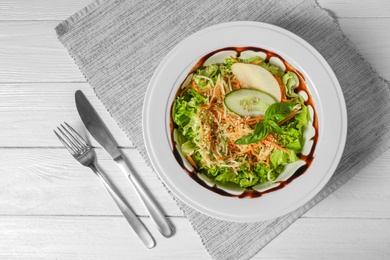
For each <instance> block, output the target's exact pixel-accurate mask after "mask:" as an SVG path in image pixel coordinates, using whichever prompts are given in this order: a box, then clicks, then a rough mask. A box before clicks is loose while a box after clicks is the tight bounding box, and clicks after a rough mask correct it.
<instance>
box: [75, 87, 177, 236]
mask: <svg viewBox="0 0 390 260" xmlns="http://www.w3.org/2000/svg"><path fill="white" fill-rule="evenodd" d="M75 99H76V106H77V110H78V112H79V115H80V117H81V120H82V121H83V123H84V125H85V127H86V128H87V129H88V131H89V132H90V133H91V135H92V136H93V137H94V138H95V139H96V141H98V142H99V144H100V145H101V146H102V147H103V148H104V149H105V150H106V151H107V152H108V153H109V154H110V155H111V157H112V159H114V161H115V162H116V163H117V164H118V166H119V168H120V169H121V171H122V172H123V173H124V174H125V175H126V176H127V177H128V180H129V181H130V183H131V185H132V187H133V188H134V190H135V191H136V193H137V195H138V197H139V198H140V199H141V201H142V203H143V205H144V206H145V208H146V210H147V212H148V213H149V215H150V217H151V219H152V220H153V222H154V224H155V225H156V226H157V229H158V230H159V231H160V233H161V234H162V235H163V236H165V237H171V236H172V235H173V229H172V227H171V225H170V224H169V222H168V220H167V219H166V218H165V216H164V214H162V212H161V210H160V209H159V208H158V206H157V205H156V203H155V202H154V201H153V199H152V198H151V197H150V195H149V194H148V193H147V192H146V190H145V189H144V187H143V185H142V184H141V182H140V180H139V178H138V177H137V176H136V174H135V171H134V169H133V168H132V167H131V165H129V164H127V163H126V161H125V160H124V159H123V156H122V154H121V152H120V150H119V149H118V146H117V144H116V142H115V140H114V138H113V137H112V135H111V134H110V132H109V131H108V129H107V128H106V126H105V125H104V123H103V121H102V120H101V119H100V117H99V115H98V114H97V113H96V111H95V109H94V108H93V107H92V105H91V104H90V103H89V101H88V99H87V98H86V97H85V95H84V94H83V92H81V90H77V91H76V94H75Z"/></svg>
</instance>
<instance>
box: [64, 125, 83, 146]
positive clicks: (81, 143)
mask: <svg viewBox="0 0 390 260" xmlns="http://www.w3.org/2000/svg"><path fill="white" fill-rule="evenodd" d="M64 123H65V125H66V126H67V127H68V129H69V130H70V131H71V132H72V133H73V136H74V137H75V140H76V141H77V143H79V144H80V145H81V146H83V147H84V148H88V147H89V144H88V143H87V142H86V141H85V140H84V138H83V137H82V136H81V135H80V134H79V133H78V132H77V131H76V130H74V129H73V127H71V126H70V125H68V123H66V122H64Z"/></svg>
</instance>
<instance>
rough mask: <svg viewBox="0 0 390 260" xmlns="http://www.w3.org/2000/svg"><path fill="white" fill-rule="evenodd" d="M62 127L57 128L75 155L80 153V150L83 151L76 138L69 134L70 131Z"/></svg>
mask: <svg viewBox="0 0 390 260" xmlns="http://www.w3.org/2000/svg"><path fill="white" fill-rule="evenodd" d="M60 126H61V127H62V129H61V128H60V127H57V129H58V130H59V131H60V132H61V134H62V137H63V139H64V140H65V141H66V142H67V143H68V144H69V146H70V147H72V149H73V151H75V153H78V151H79V150H80V149H82V148H81V147H80V146H79V145H78V144H77V143H76V142H75V141H74V137H73V136H72V135H71V134H70V133H69V131H68V130H67V129H66V128H65V127H64V126H63V125H62V124H61V125H60Z"/></svg>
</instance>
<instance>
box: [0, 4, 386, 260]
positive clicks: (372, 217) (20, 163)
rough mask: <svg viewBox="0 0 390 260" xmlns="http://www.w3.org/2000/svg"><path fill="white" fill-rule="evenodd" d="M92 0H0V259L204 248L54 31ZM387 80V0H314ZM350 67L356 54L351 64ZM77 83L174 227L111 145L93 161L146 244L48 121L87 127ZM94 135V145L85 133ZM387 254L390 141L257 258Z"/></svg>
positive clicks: (199, 251)
mask: <svg viewBox="0 0 390 260" xmlns="http://www.w3.org/2000/svg"><path fill="white" fill-rule="evenodd" d="M89 2H90V0H62V1H60V0H33V1H32V0H0V258H1V259H74V258H77V259H207V258H208V257H209V256H208V254H207V252H206V250H205V249H204V247H203V245H202V242H201V240H200V238H199V236H198V235H197V234H196V232H195V231H193V229H192V227H191V225H190V223H189V222H188V220H187V219H186V218H185V217H184V216H183V213H182V212H181V211H180V209H178V207H177V206H176V204H175V202H174V201H173V200H172V198H171V197H170V196H169V195H168V193H167V192H166V191H165V189H164V188H163V186H162V184H161V183H160V181H158V179H157V177H156V176H155V175H154V173H152V172H151V170H150V169H148V167H147V166H146V165H145V163H144V161H143V159H142V158H141V157H140V155H139V154H138V153H137V150H135V149H134V147H133V145H132V143H131V142H130V141H129V140H128V139H127V138H126V136H125V135H124V134H123V133H122V132H121V131H120V130H119V128H118V127H117V125H116V123H115V122H114V121H113V119H111V118H110V116H109V114H108V113H107V112H106V110H105V108H104V107H103V105H102V104H101V103H100V101H99V100H98V99H97V98H96V96H95V95H94V93H93V91H92V89H91V88H90V86H89V85H88V84H87V83H86V80H85V79H84V77H83V76H82V74H81V73H80V71H79V70H78V68H77V66H76V65H75V64H74V62H73V60H72V59H71V57H70V56H69V54H68V53H67V51H66V49H65V48H64V47H63V46H62V45H61V43H60V42H59V41H58V40H57V38H56V35H55V31H54V27H55V26H56V25H57V24H58V23H59V22H60V21H62V20H64V19H66V18H67V17H68V16H70V15H71V14H73V13H75V12H76V11H78V10H79V9H81V8H83V7H84V6H86V5H87V4H89ZM318 2H319V4H320V5H321V6H322V7H324V8H326V9H328V10H329V11H330V12H331V14H332V16H334V17H335V19H336V20H337V22H338V23H339V24H340V26H341V29H342V30H343V32H344V33H345V35H346V36H347V37H349V39H350V40H351V41H352V42H353V43H354V44H355V45H356V47H357V48H358V50H359V51H360V53H361V54H362V56H363V57H364V58H365V59H367V60H368V61H369V62H370V63H371V64H372V67H373V68H374V69H376V70H377V71H378V72H379V74H380V75H381V76H382V77H383V78H385V79H387V80H390V2H389V1H388V0H376V1H373V0H359V1H354V0H343V1H336V0H318ZM351 66H353V64H351ZM78 89H81V90H82V91H83V92H84V93H86V95H87V97H88V98H89V99H90V100H91V102H92V103H93V105H94V106H95V107H96V108H97V110H98V112H99V113H100V115H101V116H102V117H103V119H104V121H105V122H106V123H107V124H108V126H109V128H110V130H111V131H112V132H113V134H114V136H115V137H116V139H117V140H118V143H119V144H120V146H121V147H122V148H123V151H124V153H125V155H126V156H127V157H128V158H129V159H130V161H132V163H133V164H134V165H135V167H136V169H137V170H138V171H139V172H140V173H142V175H141V176H142V179H143V181H144V183H145V184H146V185H147V187H148V189H150V191H151V192H152V194H153V196H154V197H156V198H157V201H158V203H160V205H161V206H162V207H163V209H164V212H165V214H166V215H167V216H168V217H169V218H170V221H171V222H172V223H173V225H174V226H175V228H176V234H175V235H174V237H172V238H170V239H166V238H164V237H162V236H161V235H160V234H159V233H158V232H157V230H156V229H155V228H154V226H153V224H152V222H151V221H150V219H149V218H148V217H147V214H146V212H145V210H144V209H143V206H142V205H141V204H140V202H139V201H138V199H137V198H136V195H135V194H134V192H133V191H132V189H131V188H130V186H129V185H128V182H127V181H126V180H125V177H124V176H123V175H122V174H121V173H120V172H119V170H118V168H117V166H116V165H115V164H114V163H113V162H112V161H111V159H110V158H109V156H108V154H106V153H105V151H104V150H102V149H101V148H99V147H98V148H97V154H98V158H99V164H100V166H101V167H102V168H103V170H104V171H105V172H106V173H107V174H108V175H109V177H110V179H111V180H112V181H113V182H114V183H115V184H116V185H117V186H118V187H119V189H120V190H121V191H122V192H123V193H124V194H125V196H126V197H127V198H128V199H129V201H130V203H131V205H132V207H133V209H134V210H135V211H136V213H137V214H138V215H139V216H140V218H141V219H142V221H143V222H144V223H145V224H146V226H147V227H148V228H149V229H150V230H151V232H152V234H153V236H154V237H155V239H156V241H157V246H156V247H155V248H154V249H151V250H147V249H146V248H145V247H144V246H143V245H142V244H141V243H140V242H139V240H138V238H137V237H136V236H135V235H134V233H133V232H132V231H131V230H130V227H129V226H128V224H127V223H126V221H125V219H124V217H123V216H122V215H121V213H120V211H119V210H118V208H117V207H116V205H115V204H114V202H113V201H112V199H111V198H110V196H109V195H108V194H107V193H106V191H105V190H104V188H103V186H101V184H100V182H99V180H98V179H97V178H96V177H95V176H94V174H93V173H92V172H91V171H90V170H89V169H88V168H84V167H83V166H81V165H79V164H78V163H77V162H76V161H75V160H74V159H73V158H72V157H71V156H70V155H69V153H68V152H67V151H66V150H65V149H64V148H63V147H62V145H61V144H60V143H59V141H58V140H57V139H56V137H55V136H54V134H53V132H52V129H53V128H55V127H56V126H57V125H58V124H60V123H62V122H63V121H67V122H68V123H70V124H72V125H74V126H76V128H77V129H78V130H83V127H82V124H81V122H80V120H79V117H78V114H77V111H76V109H75V105H74V92H75V91H76V90H78ZM93 145H94V146H98V144H97V143H96V142H93ZM269 258H278V259H286V258H294V259H318V258H324V259H335V258H337V259H390V151H387V152H385V153H384V154H383V155H382V156H380V157H379V158H377V159H376V160H375V161H373V162H372V163H371V164H370V165H367V167H366V168H365V169H363V170H362V171H361V172H359V173H358V174H357V175H356V176H355V177H354V178H353V179H351V180H350V181H349V182H348V183H347V184H345V185H344V186H343V187H341V188H340V189H339V190H337V191H336V192H335V193H334V194H332V195H330V196H329V197H328V198H327V199H325V200H324V201H323V202H321V203H320V204H319V205H317V206H316V207H314V208H313V209H311V210H310V211H309V212H307V213H306V214H305V215H304V216H303V217H302V218H300V219H299V220H298V221H296V222H295V223H294V224H293V225H292V226H290V227H289V228H288V229H287V230H285V231H284V232H283V233H282V234H281V235H280V236H278V237H277V238H276V239H274V240H273V241H271V243H269V244H268V245H267V246H266V247H265V248H264V249H263V250H262V251H261V252H260V253H259V254H257V255H256V256H255V257H254V259H269Z"/></svg>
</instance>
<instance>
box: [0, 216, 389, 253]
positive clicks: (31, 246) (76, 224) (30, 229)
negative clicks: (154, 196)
mask: <svg viewBox="0 0 390 260" xmlns="http://www.w3.org/2000/svg"><path fill="white" fill-rule="evenodd" d="M142 221H143V222H144V223H145V225H146V226H147V228H148V229H149V230H150V231H151V233H152V234H153V236H154V237H155V239H156V242H157V245H156V247H155V248H153V249H149V250H148V249H146V248H145V247H144V246H143V245H142V244H141V242H140V241H139V240H138V238H137V237H136V236H135V235H134V233H133V232H132V231H131V230H129V227H128V224H127V223H126V221H125V219H124V218H123V217H109V216H102V217H89V216H86V217H72V218H69V217H51V216H48V217H46V216H44V217H31V218H29V220H28V221H26V219H25V218H24V217H18V216H9V217H0V229H1V230H6V232H2V233H1V234H0V240H1V241H2V243H1V244H0V259H136V260H141V259H142V260H146V259H149V260H155V259H186V260H192V259H193V260H199V259H208V255H207V253H206V250H204V248H203V245H202V243H201V240H200V238H199V237H198V236H197V234H196V233H195V232H193V231H192V227H191V225H190V224H189V223H188V221H187V220H186V219H185V218H170V221H171V222H172V223H173V224H174V225H175V226H179V227H180V228H179V229H177V230H176V233H175V235H174V236H173V237H172V238H169V239H166V238H163V237H162V236H161V235H159V234H158V233H157V232H156V229H155V228H154V226H153V224H152V223H151V221H150V219H149V218H142ZM389 226H390V220H388V219H375V220H371V219H358V220H357V219H299V220H298V221H296V222H295V223H294V225H292V226H290V227H289V228H288V229H287V230H285V231H284V232H283V233H282V234H280V235H279V236H278V237H277V238H276V239H275V240H274V241H273V242H272V243H270V244H268V245H267V246H266V247H265V248H264V249H263V250H262V251H261V252H260V253H259V254H257V255H256V256H255V257H254V258H253V259H300V260H301V259H303V260H304V259H343V260H344V259H358V260H359V259H362V260H363V259H364V260H365V259H387V257H388V256H389V253H390V247H389V246H388V238H389V237H390V228H389ZM362 231H364V233H362ZM363 234H364V235H363ZM313 241H316V242H315V243H313ZM367 256H369V258H367Z"/></svg>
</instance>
